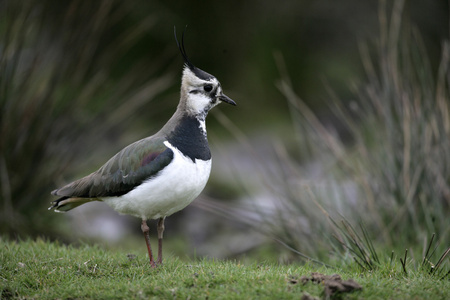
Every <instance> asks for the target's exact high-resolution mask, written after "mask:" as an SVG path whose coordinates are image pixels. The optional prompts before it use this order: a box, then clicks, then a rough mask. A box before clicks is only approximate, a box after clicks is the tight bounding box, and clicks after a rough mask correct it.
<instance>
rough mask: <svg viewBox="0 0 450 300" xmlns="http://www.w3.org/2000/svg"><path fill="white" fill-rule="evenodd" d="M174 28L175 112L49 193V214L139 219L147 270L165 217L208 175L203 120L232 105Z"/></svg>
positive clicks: (190, 198) (201, 185)
mask: <svg viewBox="0 0 450 300" xmlns="http://www.w3.org/2000/svg"><path fill="white" fill-rule="evenodd" d="M185 32H186V29H185V30H184V31H183V34H182V36H181V44H180V42H179V41H178V38H177V34H176V28H174V36H175V41H176V44H177V46H178V49H179V51H180V53H181V56H182V57H183V60H184V64H183V71H182V77H181V89H180V100H179V103H178V106H177V108H176V111H175V113H174V114H173V115H172V117H171V118H170V119H169V120H168V121H167V123H166V124H165V125H164V126H163V127H162V128H161V129H160V130H159V131H158V132H156V133H155V134H154V135H152V136H149V137H147V138H144V139H141V140H139V141H137V142H134V143H132V144H130V145H128V146H127V147H125V148H123V149H122V150H121V151H119V152H118V153H117V154H116V155H114V156H113V157H112V158H111V159H109V160H108V161H107V162H106V163H105V164H104V165H103V166H101V167H100V168H99V169H98V170H97V171H95V172H93V173H91V174H89V175H87V176H85V177H82V178H80V179H78V180H76V181H73V182H71V183H69V184H67V185H65V186H63V187H61V188H58V189H56V190H54V191H52V192H51V194H52V195H53V196H58V197H59V198H58V199H57V200H54V201H52V202H51V204H52V206H51V207H49V210H54V211H55V212H67V211H69V210H71V209H74V208H76V207H78V206H80V205H82V204H85V203H88V202H92V201H102V202H104V203H106V204H107V205H109V206H110V207H112V208H113V209H114V210H115V211H117V212H118V213H120V214H126V215H132V216H135V217H138V218H140V219H141V220H142V223H141V230H142V233H143V235H144V238H145V242H146V245H147V251H148V256H149V260H150V265H151V266H152V267H157V266H158V265H161V264H162V240H163V233H164V221H165V219H166V217H168V216H170V215H172V214H173V213H175V212H178V211H180V210H182V209H184V208H185V207H186V206H187V205H189V204H190V203H191V202H192V201H193V200H194V199H195V198H196V197H197V196H198V195H199V194H200V193H201V192H202V190H203V189H204V187H205V186H206V183H207V181H208V179H209V175H210V173H211V151H210V148H209V145H208V139H207V134H206V125H205V119H206V116H207V114H208V112H209V111H210V110H211V109H212V108H213V107H215V106H217V105H218V104H219V103H222V102H224V103H227V104H231V105H233V106H236V102H235V101H233V100H232V99H231V98H230V97H228V96H226V95H225V94H224V93H223V91H222V87H221V85H220V82H219V81H218V80H217V78H216V77H215V76H213V75H211V74H209V73H207V72H205V71H203V70H201V69H199V68H197V67H195V66H194V65H193V64H192V63H191V61H190V60H189V58H188V56H187V53H186V49H185V46H184V35H185ZM151 219H154V220H155V219H157V220H158V221H157V234H158V257H157V259H156V260H155V259H154V257H153V253H152V248H151V245H150V234H149V232H150V230H149V227H148V224H147V220H151Z"/></svg>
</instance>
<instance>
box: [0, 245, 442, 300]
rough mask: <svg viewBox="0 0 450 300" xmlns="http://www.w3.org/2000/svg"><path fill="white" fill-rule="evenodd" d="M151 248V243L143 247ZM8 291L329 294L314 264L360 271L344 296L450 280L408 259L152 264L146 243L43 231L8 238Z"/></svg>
mask: <svg viewBox="0 0 450 300" xmlns="http://www.w3.org/2000/svg"><path fill="white" fill-rule="evenodd" d="M143 248H144V247H143ZM0 249H1V250H0V264H1V267H0V291H1V299H11V298H18V299H30V298H33V299H40V298H46V299H56V298H58V299H69V298H70V299H74V298H95V299H119V298H123V299H141V298H144V299H154V298H158V299H169V298H170V299H172V298H173V299H206V298H210V299H236V298H239V299H256V298H257V299H298V298H301V297H302V296H303V295H306V294H308V295H310V296H313V297H318V298H326V295H325V294H324V284H323V283H321V284H314V283H313V282H307V283H306V284H303V282H302V281H303V280H304V278H305V277H302V276H310V275H311V273H312V272H319V273H322V274H326V275H332V274H335V273H337V274H339V275H340V276H341V277H342V279H343V280H347V279H350V278H353V279H354V280H355V281H356V282H358V283H359V284H360V285H361V286H362V290H358V291H353V292H350V293H345V294H334V295H333V296H331V297H330V298H331V299H333V298H339V297H341V298H344V299H388V298H390V299H399V298H401V299H413V298H415V299H421V298H425V297H426V298H429V299H449V298H450V281H449V280H439V279H437V278H436V277H434V276H430V275H428V274H427V273H426V272H415V273H414V274H410V275H409V276H408V277H405V276H404V275H403V273H402V270H401V266H400V264H399V263H398V264H396V263H394V264H392V265H387V264H386V265H384V266H382V267H380V268H378V269H377V270H375V271H373V272H364V273H359V271H358V270H359V268H358V267H350V266H346V267H344V268H343V269H334V268H326V267H317V266H314V265H310V264H291V265H279V264H273V263H249V264H242V263H240V262H239V261H225V260H212V259H201V260H192V261H187V262H186V261H182V260H180V259H179V258H176V257H171V256H168V257H166V259H165V263H164V265H163V266H161V267H159V268H157V269H152V268H150V267H149V264H148V261H147V257H146V253H145V252H144V250H145V249H140V250H139V252H135V253H133V254H129V253H127V252H123V251H117V250H107V251H106V250H104V249H102V248H100V247H98V246H90V245H82V246H80V247H73V246H66V245H62V244H60V243H58V242H48V241H44V240H41V239H38V240H36V241H32V240H26V241H19V242H12V241H8V240H5V239H1V240H0Z"/></svg>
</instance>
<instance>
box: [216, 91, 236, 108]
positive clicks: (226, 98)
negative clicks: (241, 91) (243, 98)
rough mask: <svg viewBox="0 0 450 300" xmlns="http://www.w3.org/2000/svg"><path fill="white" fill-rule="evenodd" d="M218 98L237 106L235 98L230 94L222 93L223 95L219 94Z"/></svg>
mask: <svg viewBox="0 0 450 300" xmlns="http://www.w3.org/2000/svg"><path fill="white" fill-rule="evenodd" d="M217 98H218V99H219V100H220V101H222V102H225V103H228V104H231V105H234V106H236V102H234V101H233V100H231V98H230V97H228V96H227V95H225V94H222V95H220V96H218V97H217Z"/></svg>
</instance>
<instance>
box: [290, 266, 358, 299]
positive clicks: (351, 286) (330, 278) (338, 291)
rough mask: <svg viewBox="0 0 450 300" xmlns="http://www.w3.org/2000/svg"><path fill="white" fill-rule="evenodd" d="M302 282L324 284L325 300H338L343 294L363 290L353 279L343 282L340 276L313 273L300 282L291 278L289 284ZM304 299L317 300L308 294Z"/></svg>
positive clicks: (302, 278)
mask: <svg viewBox="0 0 450 300" xmlns="http://www.w3.org/2000/svg"><path fill="white" fill-rule="evenodd" d="M298 282H301V283H302V284H303V285H305V284H308V283H309V282H312V283H314V284H323V286H324V291H323V295H324V299H336V298H338V297H340V296H341V295H342V294H343V293H349V292H353V291H358V290H362V286H361V285H360V284H359V283H357V282H356V281H355V280H353V279H348V280H342V278H341V276H340V275H339V274H333V275H324V274H320V273H317V272H313V273H311V275H310V276H302V277H300V279H299V280H297V279H296V278H294V277H292V276H291V277H290V279H289V283H291V284H297V283H298ZM303 296H304V297H302V299H305V300H306V299H316V298H314V297H312V296H310V295H308V294H305V295H303Z"/></svg>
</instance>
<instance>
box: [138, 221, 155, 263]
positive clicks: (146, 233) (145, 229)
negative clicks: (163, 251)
mask: <svg viewBox="0 0 450 300" xmlns="http://www.w3.org/2000/svg"><path fill="white" fill-rule="evenodd" d="M141 230H142V233H143V234H144V238H145V243H146V244H147V250H148V257H149V258H150V265H151V266H152V267H153V268H154V267H156V264H155V261H154V260H153V254H152V247H151V246H150V228H148V225H147V220H142V224H141Z"/></svg>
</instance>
